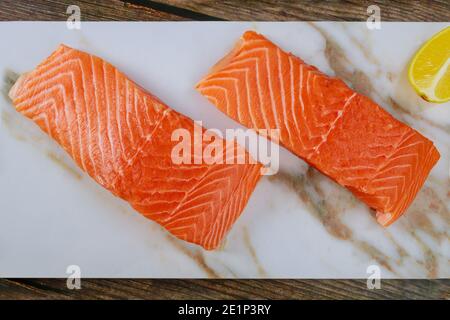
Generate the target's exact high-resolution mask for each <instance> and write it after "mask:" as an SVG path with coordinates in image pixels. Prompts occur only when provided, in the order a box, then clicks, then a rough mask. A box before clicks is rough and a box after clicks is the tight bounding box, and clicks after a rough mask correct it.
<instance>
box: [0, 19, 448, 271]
mask: <svg viewBox="0 0 450 320" xmlns="http://www.w3.org/2000/svg"><path fill="white" fill-rule="evenodd" d="M206 25H208V26H207V27H205V26H206ZM446 25H448V24H445V23H384V22H382V28H381V30H369V29H367V28H366V26H365V23H337V22H311V23H301V22H294V23H291V22H289V23H255V22H248V23H247V22H243V23H158V24H156V23H84V24H83V27H82V30H81V31H77V32H68V31H67V30H65V29H64V25H63V24H58V23H22V24H18V23H2V24H0V36H5V37H6V38H7V39H9V38H11V39H10V40H11V45H16V46H17V47H18V48H21V49H24V48H27V44H29V43H32V44H33V45H34V46H36V45H37V44H36V43H35V42H33V40H32V39H31V37H32V35H33V32H40V34H42V35H43V37H42V39H43V40H42V41H43V43H41V44H39V45H40V47H36V48H37V49H36V51H37V52H29V53H27V54H29V55H30V56H31V57H32V59H30V60H31V61H30V62H29V61H17V60H18V59H20V58H21V57H20V54H19V56H18V57H14V55H11V54H8V53H5V52H2V53H0V57H2V59H1V61H0V72H2V74H3V77H4V80H3V82H4V83H3V89H2V92H3V99H2V100H0V112H1V119H2V121H1V124H0V150H2V152H0V192H1V193H2V194H3V195H2V197H1V198H0V208H1V209H0V212H1V213H0V221H2V222H1V223H0V228H1V229H0V276H9V277H10V276H64V275H65V267H66V266H67V265H69V264H78V265H80V267H81V268H82V271H83V272H84V276H88V277H96V276H97V277H196V278H198V277H209V278H223V277H225V278H255V277H261V278H267V277H276V278H364V277H366V276H367V267H368V266H369V265H377V266H379V267H380V269H381V272H382V277H386V278H448V277H449V276H450V237H449V230H450V229H449V227H450V177H449V174H450V139H449V136H450V103H445V104H441V105H434V104H430V103H427V102H425V101H423V100H421V98H420V97H418V96H417V95H416V94H415V93H414V91H413V89H412V88H411V87H410V86H409V84H408V81H407V77H406V70H407V65H408V61H409V59H410V58H411V56H412V54H413V53H414V52H415V50H416V49H417V48H418V47H419V46H420V45H421V43H423V41H425V40H426V39H427V38H428V37H430V36H431V35H433V34H434V33H435V32H437V31H439V30H440V29H442V28H444V27H445V26H446ZM247 29H256V31H258V32H261V33H264V34H265V35H267V36H268V37H269V38H270V39H271V40H273V41H274V42H276V43H277V44H279V45H280V46H281V47H282V48H284V49H285V50H288V51H291V52H293V53H294V54H296V55H299V56H300V57H301V58H302V59H303V60H304V61H305V62H307V63H310V64H313V65H316V66H317V67H318V68H319V69H321V70H322V71H324V72H326V73H327V74H329V75H335V76H337V77H340V78H342V79H343V80H344V81H346V82H347V83H348V84H349V85H350V86H351V87H352V88H354V90H356V91H358V92H360V93H362V94H364V95H367V96H369V97H371V98H372V99H374V100H375V101H376V102H377V103H379V104H380V105H381V106H383V107H384V108H386V109H387V110H388V111H389V112H391V113H392V114H393V115H394V116H395V117H397V118H398V119H400V120H401V121H403V122H405V123H407V124H409V125H411V126H412V127H414V128H415V129H417V130H419V131H420V132H421V133H423V134H424V135H425V136H427V137H428V138H430V139H432V140H433V141H434V142H435V144H436V146H437V148H438V149H439V152H440V153H441V159H440V161H439V163H438V165H437V166H436V167H435V169H433V171H432V173H431V175H430V177H429V179H428V180H427V182H426V184H425V186H424V187H423V188H422V190H421V191H420V192H419V194H418V196H417V198H416V199H415V201H414V202H413V204H412V206H411V207H410V208H409V209H408V211H407V213H406V214H405V215H404V216H403V217H402V218H400V219H399V220H398V221H397V222H396V223H394V225H392V226H391V227H389V228H386V229H385V228H383V227H381V226H379V225H378V224H377V223H376V221H375V219H374V217H373V214H374V213H373V212H371V210H370V209H368V208H367V207H365V206H364V204H362V203H361V202H360V201H358V200H357V199H356V198H355V197H354V196H353V195H352V194H351V193H350V192H349V191H347V190H346V189H345V188H342V187H341V186H339V185H337V184H336V183H334V182H332V181H331V180H329V179H328V178H327V177H325V176H323V175H322V174H320V173H319V172H318V171H316V170H315V169H313V168H311V167H309V166H307V165H306V164H305V163H304V162H303V161H302V160H300V159H298V158H296V157H295V156H293V155H292V154H290V153H289V152H288V151H286V150H284V149H283V150H281V156H280V157H281V158H280V163H281V167H280V172H279V173H277V174H276V175H274V176H269V177H264V178H263V179H262V181H261V182H260V184H259V185H258V187H257V189H256V190H255V192H254V194H253V196H252V198H251V200H250V202H249V204H248V206H247V208H246V209H245V211H244V213H243V215H242V216H241V218H239V220H238V221H237V223H236V225H235V226H234V227H233V229H232V231H231V232H230V233H229V235H228V236H227V238H226V240H225V241H224V243H223V244H222V245H221V247H220V248H219V249H217V250H215V251H205V250H203V249H201V248H200V247H197V246H194V245H191V244H187V243H185V242H183V241H180V240H177V239H175V238H173V237H172V236H171V235H169V234H168V233H167V232H165V231H164V230H163V229H162V228H160V227H159V226H158V225H157V224H155V223H153V222H151V221H148V220H146V219H144V218H143V217H141V216H139V215H138V214H137V213H136V212H134V211H133V210H132V209H131V208H130V207H129V206H128V205H127V204H126V203H125V202H123V201H121V200H120V199H116V198H114V197H113V196H112V195H110V194H108V193H107V192H106V191H105V190H102V189H101V187H99V186H97V185H96V184H95V183H94V182H93V181H91V180H90V179H89V178H88V177H86V175H85V174H83V173H82V172H81V171H80V170H79V169H78V168H76V167H75V165H74V164H73V162H72V161H71V159H70V158H69V157H68V156H67V155H66V154H64V153H63V152H62V151H61V150H60V149H59V148H58V147H57V146H56V144H55V143H53V142H52V141H50V139H48V138H47V137H46V136H45V135H44V134H43V133H41V132H40V131H39V130H38V129H37V128H36V127H35V126H34V125H32V124H31V123H30V122H28V121H27V120H26V119H23V118H22V117H21V116H20V115H18V114H17V113H15V112H14V110H13V108H12V106H11V105H10V104H9V101H8V98H7V97H6V95H5V92H6V91H7V88H8V86H10V85H11V83H12V80H13V79H14V77H15V76H14V73H21V72H25V71H26V70H28V69H30V68H32V67H34V64H35V63H37V62H39V60H41V59H42V58H43V57H44V56H45V54H46V53H47V54H48V53H49V52H50V51H51V50H53V49H54V47H55V46H56V44H57V43H59V42H69V44H71V45H73V46H75V47H77V48H79V49H84V50H87V51H90V52H92V53H94V54H98V55H100V56H102V57H103V58H105V59H107V60H109V61H111V62H112V63H114V64H116V65H117V67H119V68H120V69H122V70H123V71H124V72H125V73H126V74H128V75H129V76H130V77H131V78H132V79H135V80H136V82H138V83H139V84H141V85H142V86H143V87H144V88H146V89H149V90H150V91H152V92H153V93H154V94H156V95H157V96H159V97H160V98H161V99H162V100H164V101H165V102H167V103H168V104H169V105H170V106H171V107H173V108H174V109H177V110H179V111H181V112H183V113H185V114H187V115H188V116H190V117H192V118H193V119H195V120H203V121H204V124H205V125H206V126H207V127H216V128H227V127H238V125H237V124H236V123H234V122H233V121H232V120H230V119H228V118H226V117H225V116H224V115H221V114H220V113H219V112H218V111H217V110H215V108H214V107H213V106H211V105H209V103H207V102H206V101H204V99H202V97H200V96H199V95H197V94H196V93H195V91H194V90H193V89H192V87H193V85H194V84H195V82H196V81H197V80H199V79H200V77H201V76H202V75H203V74H204V73H205V72H206V71H207V69H208V67H209V66H210V65H211V64H212V63H213V62H214V61H216V60H217V59H218V58H220V57H221V56H222V55H223V54H224V53H225V52H226V51H227V50H228V49H229V48H230V47H231V46H232V45H233V41H234V40H235V39H236V38H237V37H239V35H240V34H241V33H242V32H243V31H244V30H247ZM11 30H14V31H15V32H16V34H17V36H16V37H15V38H14V39H12V36H11V35H10V34H9V33H11ZM111 32H113V33H114V34H115V38H114V39H111V38H108V39H106V40H105V39H104V37H105V35H106V34H109V33H111ZM162 32H163V33H164V34H165V37H162V35H161V33H162ZM129 34H146V35H147V36H148V37H149V39H152V45H150V44H147V45H145V44H144V46H146V47H144V48H141V47H140V46H142V43H141V42H140V43H136V42H135V41H134V40H136V38H135V37H133V36H130V37H129V36H128V35H129ZM187 34H190V35H192V34H194V35H196V36H195V37H194V38H192V36H191V40H190V41H188V40H189V39H186V36H187ZM168 35H171V39H173V40H172V41H173V43H167V41H165V39H167V36H168ZM196 40H198V42H196ZM119 44H120V45H121V48H127V49H120V48H119V49H117V50H115V48H117V46H118V45H119ZM174 46H175V47H177V46H180V47H183V48H184V50H185V54H183V56H180V57H179V59H178V60H179V61H177V62H173V61H170V58H171V56H170V54H167V50H169V49H170V48H172V49H173V48H174ZM42 47H44V48H42ZM172 51H173V50H172ZM130 53H131V54H133V55H135V59H131V60H130V59H129V58H127V57H129V55H130ZM22 55H24V54H23V53H22ZM165 56H167V59H165ZM22 59H23V57H22ZM158 59H159V60H158ZM155 60H156V61H160V64H159V65H157V66H153V65H152V62H153V61H155ZM153 64H155V63H153ZM142 66H145V67H142ZM11 70H13V71H14V72H12V71H11ZM177 75H178V78H176V76H177ZM3 150H4V151H5V152H3ZM31 162H32V163H31ZM36 180H37V181H38V182H36ZM36 188H39V189H36ZM22 198H25V199H28V201H29V202H32V204H27V203H25V202H26V201H25V202H24V201H21V199H22Z"/></svg>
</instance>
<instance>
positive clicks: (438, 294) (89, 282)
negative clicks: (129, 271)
mask: <svg viewBox="0 0 450 320" xmlns="http://www.w3.org/2000/svg"><path fill="white" fill-rule="evenodd" d="M74 4H75V5H78V6H79V7H80V9H81V14H82V20H89V21H105V20H106V21H108V20H123V21H155V20H156V21H167V20H266V21H268V20H273V21H276V20H314V21H318V20H333V21H365V20H367V18H368V15H367V7H368V6H369V5H371V4H376V5H378V6H379V7H380V11H381V20H382V21H445V22H448V21H450V2H449V1H448V0H441V1H411V0H403V1H301V0H295V1H269V0H260V1H256V0H251V1H237V0H235V1H232V0H224V1H220V0H219V1H211V0H190V1H186V0H185V1H183V0H155V1H146V0H127V1H119V0H98V1H86V0H81V1H76V0H67V1H66V0H34V1H29V0H28V1H26V0H0V20H3V21H17V20H47V21H48V20H66V19H67V17H68V16H67V14H66V9H67V7H68V6H69V5H74ZM81 286H82V288H81V290H69V289H67V287H66V280H65V279H0V299H99V298H102V299H103V298H105V299H119V298H130V299H209V298H212V299H450V281H449V280H448V279H441V280H382V283H381V289H379V290H368V289H367V286H366V281H365V280H225V279H222V280H181V279H154V280H127V279H115V280H113V279H82V282H81Z"/></svg>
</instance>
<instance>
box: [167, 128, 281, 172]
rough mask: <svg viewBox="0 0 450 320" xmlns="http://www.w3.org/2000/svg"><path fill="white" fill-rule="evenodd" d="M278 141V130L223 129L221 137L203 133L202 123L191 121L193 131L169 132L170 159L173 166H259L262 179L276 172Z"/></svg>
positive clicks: (208, 131) (217, 133)
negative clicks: (192, 122)
mask: <svg viewBox="0 0 450 320" xmlns="http://www.w3.org/2000/svg"><path fill="white" fill-rule="evenodd" d="M224 136H225V139H224V138H223V137H224ZM279 138H280V130H279V129H257V130H256V131H255V130H254V129H245V130H244V129H226V130H225V135H224V134H223V132H222V131H221V130H219V129H203V127H202V122H201V121H195V122H194V128H193V130H188V129H186V128H178V129H175V130H174V131H173V132H172V134H171V141H172V142H177V143H176V144H175V145H174V146H173V147H172V151H171V159H172V163H173V164H176V165H181V164H198V165H201V164H207V165H211V164H224V163H225V164H256V163H257V162H260V163H262V164H263V165H264V167H263V168H261V174H262V175H274V174H276V173H277V172H278V170H279V156H280V147H279ZM247 150H248V153H247Z"/></svg>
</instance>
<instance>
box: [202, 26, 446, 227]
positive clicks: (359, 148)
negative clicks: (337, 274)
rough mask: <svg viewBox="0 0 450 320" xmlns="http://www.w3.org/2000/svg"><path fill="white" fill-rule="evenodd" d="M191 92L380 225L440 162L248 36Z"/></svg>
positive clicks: (360, 103)
mask: <svg viewBox="0 0 450 320" xmlns="http://www.w3.org/2000/svg"><path fill="white" fill-rule="evenodd" d="M196 88H197V90H198V91H199V92H200V93H201V94H203V95H204V96H205V97H206V98H208V99H209V100H210V101H211V102H212V103H213V104H215V105H216V106H217V108H219V109H220V110H221V111H223V112H224V113H226V114H227V115H228V116H230V117H231V118H233V119H234V120H236V121H238V122H240V123H241V124H243V125H244V126H247V127H249V128H253V129H255V130H260V129H279V134H280V137H279V141H280V144H281V145H283V146H284V147H286V148H287V149H289V150H290V151H292V152H293V153H294V154H296V155H297V156H299V157H300V158H302V159H303V160H305V161H306V162H308V163H309V164H310V165H312V166H314V167H315V168H317V169H318V170H319V171H321V172H322V173H324V174H325V175H327V176H328V177H330V178H331V179H333V180H334V181H336V182H338V183H339V184H340V185H342V186H345V187H347V188H348V189H349V190H351V191H352V192H353V194H354V195H355V196H356V197H358V198H359V199H361V200H362V201H363V202H365V203H366V204H367V205H368V206H369V207H371V208H373V209H374V210H376V217H377V220H378V222H379V223H380V224H382V225H383V226H387V225H389V224H391V223H392V222H394V221H395V220H396V219H397V218H398V217H400V216H401V215H402V214H403V213H404V212H405V210H406V209H407V208H408V206H409V205H410V204H411V202H412V201H413V200H414V198H415V196H416V194H417V192H418V191H419V189H420V188H421V187H422V185H423V184H424V182H425V180H426V178H427V176H428V174H429V172H430V170H431V169H432V168H433V166H434V165H435V164H436V162H437V161H438V159H439V157H440V156H439V152H438V151H437V150H436V148H435V147H434V145H433V143H432V142H431V141H430V140H428V139H427V138H425V137H424V136H422V135H421V134H420V133H419V132H417V131H415V130H414V129H412V128H411V127H409V126H407V125H405V124H404V123H402V122H400V121H398V120H396V119H395V118H394V117H393V116H391V115H390V114H389V113H388V112H386V111H385V110H384V109H383V108H381V107H380V106H378V105H377V104H376V103H375V102H373V101H372V100H370V99H369V98H367V97H365V96H363V95H361V94H358V93H356V92H355V91H353V90H352V89H350V88H349V87H348V86H347V85H346V84H345V83H344V82H343V81H342V80H340V79H337V78H333V77H329V76H327V75H325V74H323V73H322V72H320V71H319V70H318V69H317V68H315V67H313V66H310V65H308V64H306V63H305V62H303V61H302V60H301V59H299V58H298V57H296V56H294V55H293V54H291V53H287V52H284V51H283V50H281V49H280V48H279V47H278V46H276V45H275V44H273V43H272V42H270V41H269V40H268V39H266V38H265V37H264V36H262V35H260V34H258V33H256V32H253V31H247V32H245V33H244V35H243V36H242V37H241V39H240V40H239V41H238V43H237V44H236V46H235V47H234V48H233V50H232V51H231V52H230V53H229V54H228V55H226V56H225V57H224V58H223V59H222V60H220V61H219V62H218V63H217V64H216V65H215V66H214V67H213V68H212V70H211V72H210V73H209V75H207V76H206V77H205V78H204V79H203V80H201V81H200V82H199V83H198V84H197V86H196Z"/></svg>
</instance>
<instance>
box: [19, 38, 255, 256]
mask: <svg viewBox="0 0 450 320" xmlns="http://www.w3.org/2000/svg"><path fill="white" fill-rule="evenodd" d="M10 97H11V99H12V101H13V104H14V106H15V108H16V110H17V111H18V112H20V113H22V114H23V115H25V116H26V117H28V118H30V119H31V120H33V121H34V122H35V123H36V124H38V125H39V126H40V128H41V129H42V130H44V131H45V132H46V133H47V134H48V135H50V137H52V138H53V139H55V140H56V141H57V142H58V143H59V144H60V145H61V146H62V147H63V148H64V149H65V150H66V151H67V152H68V153H69V154H70V156H71V157H72V158H73V159H74V160H75V162H76V163H77V165H78V166H79V167H80V168H81V169H83V170H84V171H86V172H87V173H88V174H89V175H90V176H91V177H92V178H93V179H94V180H96V181H97V182H98V183H99V184H101V185H102V186H103V187H105V188H106V189H108V190H109V191H111V192H112V193H113V194H114V195H116V196H118V197H120V198H122V199H124V200H126V201H128V202H129V203H130V204H131V206H132V207H133V208H135V209H136V210H137V211H139V212H140V213H141V214H142V215H144V216H145V217H147V218H150V219H152V220H154V221H156V222H158V223H159V224H161V225H162V226H164V227H165V228H166V229H167V230H168V231H169V232H170V233H172V234H173V235H175V236H176V237H178V238H180V239H183V240H186V241H188V242H192V243H196V244H199V245H201V246H203V247H204V248H205V249H214V248H216V247H217V246H218V245H219V244H220V242H221V240H222V239H223V238H224V236H225V234H226V233H227V232H228V230H229V229H230V228H231V226H232V225H233V223H234V222H235V220H236V219H237V218H238V217H239V215H240V214H241V212H242V210H243V209H244V207H245V205H246V203H247V201H248V199H249V197H250V195H251V193H252V191H253V190H254V188H255V186H256V183H257V181H258V180H259V178H260V168H261V165H260V164H258V163H256V162H255V161H253V162H252V161H246V162H245V163H243V164H238V163H234V164H227V163H230V162H233V161H229V162H226V163H213V164H205V163H204V161H203V162H202V163H200V164H194V163H191V164H174V163H173V161H172V159H171V152H172V150H173V148H174V146H175V145H176V144H177V143H178V141H172V139H171V134H172V132H173V131H174V130H176V129H179V128H183V129H186V130H188V131H189V132H191V133H192V134H193V132H194V130H195V128H194V126H195V125H196V124H195V123H194V121H192V120H191V119H189V118H188V117H186V116H183V115H181V114H179V113H178V112H176V111H174V110H172V109H170V108H169V107H167V106H166V105H165V104H164V103H162V102H161V101H160V100H158V99H157V98H156V97H154V96H153V95H151V94H149V93H148V92H146V91H144V90H143V89H142V88H140V87H139V86H138V85H136V84H135V83H134V82H132V81H130V80H129V79H128V78H127V77H126V76H125V75H124V74H123V73H121V72H120V71H118V70H117V69H116V68H115V67H114V66H112V65H111V64H109V63H107V62H105V61H103V60H102V59H100V58H98V57H96V56H93V55H90V54H88V53H85V52H81V51H78V50H75V49H72V48H69V47H67V46H64V45H61V46H59V48H58V49H57V50H56V51H55V52H54V53H53V54H52V55H51V56H50V57H48V58H47V59H46V60H45V61H43V62H42V63H41V64H40V65H39V66H38V67H37V68H36V69H35V70H33V71H32V72H30V73H28V74H26V75H23V76H22V77H20V78H19V80H18V81H17V82H16V84H15V85H14V86H13V88H12V89H11V91H10ZM200 132H202V133H204V132H205V129H203V128H200ZM216 138H217V139H218V141H220V142H224V141H223V140H222V139H220V138H219V137H216ZM201 143H202V144H201V147H202V148H201V150H200V152H202V151H203V150H204V149H205V148H206V145H207V142H206V141H204V142H201ZM226 143H227V146H230V143H229V142H226ZM231 144H232V145H233V146H235V147H236V148H237V149H238V151H242V149H239V148H240V147H239V146H237V144H235V143H233V142H231ZM244 152H245V151H244ZM236 154H237V152H236ZM194 155H195V154H194ZM247 155H248V154H247ZM197 156H198V155H197ZM232 156H233V155H232ZM232 156H231V157H232ZM248 159H250V158H248ZM224 162H225V161H224Z"/></svg>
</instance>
